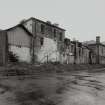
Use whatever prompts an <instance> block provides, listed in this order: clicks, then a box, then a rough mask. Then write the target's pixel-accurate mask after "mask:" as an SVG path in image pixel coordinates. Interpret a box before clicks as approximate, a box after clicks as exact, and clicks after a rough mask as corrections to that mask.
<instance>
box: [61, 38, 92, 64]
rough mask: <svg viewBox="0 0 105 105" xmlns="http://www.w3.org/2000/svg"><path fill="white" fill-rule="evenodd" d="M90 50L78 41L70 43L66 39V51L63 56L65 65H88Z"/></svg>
mask: <svg viewBox="0 0 105 105" xmlns="http://www.w3.org/2000/svg"><path fill="white" fill-rule="evenodd" d="M89 54H90V49H89V48H88V47H87V46H85V45H83V44H82V43H80V42H78V41H70V39H68V38H65V40H64V51H63V55H62V61H63V63H67V64H88V63H89V61H90V59H89Z"/></svg>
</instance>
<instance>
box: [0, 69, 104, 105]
mask: <svg viewBox="0 0 105 105" xmlns="http://www.w3.org/2000/svg"><path fill="white" fill-rule="evenodd" d="M0 105H105V69H100V70H92V71H90V72H89V70H85V71H83V70H82V71H78V72H69V73H61V74H44V75H40V74H37V75H36V76H31V77H28V76H27V77H25V78H22V77H9V79H6V78H5V79H0Z"/></svg>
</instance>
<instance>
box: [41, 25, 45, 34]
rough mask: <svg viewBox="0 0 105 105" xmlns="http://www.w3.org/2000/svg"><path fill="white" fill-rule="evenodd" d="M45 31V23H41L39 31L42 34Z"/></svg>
mask: <svg viewBox="0 0 105 105" xmlns="http://www.w3.org/2000/svg"><path fill="white" fill-rule="evenodd" d="M44 32H45V25H43V24H41V33H42V34H44Z"/></svg>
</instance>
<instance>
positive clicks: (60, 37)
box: [59, 32, 62, 41]
mask: <svg viewBox="0 0 105 105" xmlns="http://www.w3.org/2000/svg"><path fill="white" fill-rule="evenodd" d="M59 40H60V41H62V32H60V36H59Z"/></svg>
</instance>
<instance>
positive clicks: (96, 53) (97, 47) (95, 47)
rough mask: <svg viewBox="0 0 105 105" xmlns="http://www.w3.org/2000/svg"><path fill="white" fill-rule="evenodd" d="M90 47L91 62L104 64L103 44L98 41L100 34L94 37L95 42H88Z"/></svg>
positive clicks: (104, 52)
mask: <svg viewBox="0 0 105 105" xmlns="http://www.w3.org/2000/svg"><path fill="white" fill-rule="evenodd" d="M88 47H89V48H90V49H91V51H92V54H91V63H94V64H105V45H104V44H102V43H101V42H100V36H97V37H96V43H93V44H88Z"/></svg>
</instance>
